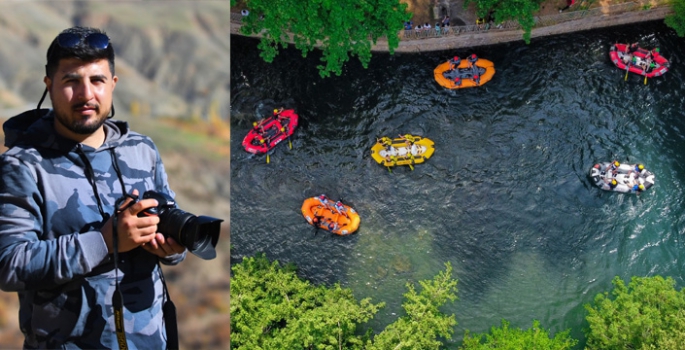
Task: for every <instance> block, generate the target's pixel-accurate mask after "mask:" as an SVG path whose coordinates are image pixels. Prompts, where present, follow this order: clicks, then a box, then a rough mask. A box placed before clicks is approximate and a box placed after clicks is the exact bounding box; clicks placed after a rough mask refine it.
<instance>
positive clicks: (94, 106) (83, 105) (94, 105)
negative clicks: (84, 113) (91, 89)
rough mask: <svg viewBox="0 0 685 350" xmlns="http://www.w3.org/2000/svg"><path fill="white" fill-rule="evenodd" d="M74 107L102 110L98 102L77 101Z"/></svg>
mask: <svg viewBox="0 0 685 350" xmlns="http://www.w3.org/2000/svg"><path fill="white" fill-rule="evenodd" d="M71 108H72V109H74V110H76V109H81V108H89V109H94V110H96V111H99V110H100V105H99V104H97V103H88V102H86V103H77V104H74V105H72V106H71Z"/></svg>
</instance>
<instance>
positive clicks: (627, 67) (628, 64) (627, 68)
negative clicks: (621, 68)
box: [623, 63, 630, 81]
mask: <svg viewBox="0 0 685 350" xmlns="http://www.w3.org/2000/svg"><path fill="white" fill-rule="evenodd" d="M629 70H630V63H626V77H625V78H624V79H623V81H628V72H629Z"/></svg>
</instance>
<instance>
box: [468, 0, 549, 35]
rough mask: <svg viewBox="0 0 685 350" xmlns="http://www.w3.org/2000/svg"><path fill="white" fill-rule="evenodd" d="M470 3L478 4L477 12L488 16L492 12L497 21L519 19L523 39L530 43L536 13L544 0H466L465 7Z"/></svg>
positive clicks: (482, 15) (481, 16) (480, 15)
mask: <svg viewBox="0 0 685 350" xmlns="http://www.w3.org/2000/svg"><path fill="white" fill-rule="evenodd" d="M470 3H475V4H476V14H477V15H478V17H480V18H486V17H487V16H488V13H491V14H492V17H493V21H494V22H495V23H502V22H504V21H509V20H512V21H517V22H519V24H520V25H521V28H522V29H523V40H525V42H526V44H530V32H531V30H533V26H535V17H534V16H533V14H534V13H536V12H538V11H539V10H540V4H541V3H542V0H466V1H465V2H464V8H466V7H467V6H468V5H469V4H470Z"/></svg>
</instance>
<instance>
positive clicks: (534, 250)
mask: <svg viewBox="0 0 685 350" xmlns="http://www.w3.org/2000/svg"><path fill="white" fill-rule="evenodd" d="M617 41H618V42H627V41H631V42H632V41H639V42H640V43H641V44H642V46H659V47H660V48H661V53H662V54H663V55H664V56H665V57H667V58H669V59H670V61H671V70H670V71H669V72H668V73H666V75H665V76H663V77H659V78H655V79H653V80H650V81H648V83H647V85H646V86H645V85H644V84H643V78H642V77H638V76H637V75H632V74H631V75H630V76H629V77H628V81H627V82H626V81H624V76H625V74H624V72H623V71H621V70H619V69H618V68H616V67H615V66H614V65H613V64H612V63H611V61H610V60H609V55H608V53H609V47H610V45H611V44H613V43H615V42H617ZM256 44H257V42H256V41H255V40H252V39H247V38H243V37H238V36H234V37H232V38H231V99H232V101H231V140H232V142H231V154H232V156H231V243H232V245H233V258H234V259H233V262H234V263H236V262H239V261H240V260H241V259H242V257H244V256H250V255H253V254H255V253H257V252H265V253H266V254H267V256H268V257H269V258H270V259H278V260H279V261H281V262H292V263H294V264H296V265H297V266H298V267H299V271H300V274H301V275H302V276H303V277H306V278H307V279H309V280H311V281H313V282H315V283H327V284H330V283H334V282H336V281H340V282H342V284H343V285H344V286H346V287H350V288H352V289H353V290H354V291H355V295H356V296H357V297H358V298H361V297H372V298H373V300H374V301H376V302H379V301H385V302H386V303H387V306H386V307H385V308H384V309H382V311H381V312H380V313H379V314H378V315H377V317H376V320H374V321H373V322H372V323H371V326H373V327H374V328H375V329H377V330H380V329H382V328H383V327H384V326H385V325H386V324H387V323H389V322H391V321H392V320H394V319H395V318H396V317H397V316H399V315H402V308H401V302H402V294H403V293H404V292H405V291H406V289H405V287H404V285H405V283H406V282H407V281H413V282H415V281H418V280H420V279H427V278H430V277H432V276H434V275H435V274H436V273H437V272H438V271H439V270H440V269H444V263H445V262H447V261H449V262H451V264H452V266H453V267H454V270H455V276H456V277H457V278H458V280H459V284H458V288H459V293H458V296H459V300H458V301H457V302H455V303H454V304H452V305H450V306H449V307H448V308H447V309H446V311H447V312H449V313H455V314H456V318H457V321H458V322H459V325H458V326H457V329H456V332H455V339H454V340H453V341H452V342H453V343H455V344H456V343H459V342H460V340H461V338H462V336H463V332H464V329H469V330H470V331H472V332H486V331H488V330H489V328H490V327H491V326H495V325H499V323H500V319H502V318H505V319H507V320H509V321H510V322H511V324H512V326H516V327H522V328H528V327H530V326H531V324H532V321H533V319H538V320H540V322H541V324H542V326H543V327H545V328H549V329H551V330H552V331H553V332H555V333H556V332H558V331H561V330H564V329H567V328H572V329H573V331H572V336H574V337H575V338H578V339H580V338H582V332H581V330H582V327H584V326H586V325H587V323H585V320H584V317H585V315H586V312H585V310H584V309H583V304H585V303H588V302H591V301H592V299H593V297H594V296H595V295H596V294H597V293H600V292H604V291H608V290H610V289H611V279H612V278H613V277H614V276H616V275H618V276H621V277H622V278H624V279H628V278H629V277H630V276H652V275H657V274H659V275H664V276H671V277H673V278H674V279H675V280H676V281H677V284H678V286H677V287H678V288H681V287H682V286H683V285H685V283H684V281H683V273H682V272H681V271H683V265H684V264H685V249H684V248H685V247H684V246H683V242H682V235H683V233H685V224H684V222H685V215H684V214H683V198H684V196H685V193H684V192H685V155H684V153H683V150H684V149H685V121H684V120H683V118H684V117H685V112H684V110H685V90H684V87H685V85H684V82H683V77H684V73H685V68H683V66H682V64H683V60H684V58H685V40H684V39H682V38H678V37H677V36H676V35H675V33H674V32H673V31H672V30H670V29H668V28H667V27H666V26H665V25H663V23H662V22H649V23H645V24H639V25H634V26H623V27H614V28H608V29H602V30H596V31H588V32H581V33H575V34H570V35H563V36H556V37H548V38H541V39H535V40H533V42H532V43H531V44H530V45H525V44H524V43H522V42H520V43H510V44H503V45H496V46H487V47H477V48H473V49H462V50H450V51H443V52H430V53H421V54H396V55H394V56H390V55H388V54H376V55H374V58H373V59H372V62H371V64H370V65H369V69H366V70H365V69H363V68H362V67H361V66H360V64H359V63H358V62H357V61H356V59H353V60H352V61H351V62H350V63H349V64H348V65H347V67H346V68H345V70H344V74H343V76H341V77H333V78H329V79H321V78H319V77H318V73H317V71H316V65H317V64H319V63H318V56H316V55H310V57H308V58H302V57H301V55H300V53H299V52H297V51H295V50H292V49H289V50H286V51H285V52H281V54H280V55H279V56H278V57H277V59H276V61H275V62H274V63H273V64H268V63H264V62H263V61H262V60H261V59H260V58H259V52H258V51H257V48H256ZM471 53H476V54H477V55H479V56H480V57H483V58H486V59H489V60H491V61H493V62H494V63H495V67H496V69H497V73H496V74H495V76H494V78H493V80H492V81H490V82H489V83H487V84H485V85H484V86H482V87H480V88H471V89H463V90H457V91H449V90H446V89H443V88H441V87H440V86H439V85H438V84H437V83H436V82H435V81H434V80H433V77H432V75H433V69H434V68H435V67H436V66H437V65H438V64H440V63H442V62H444V61H445V60H447V59H448V58H450V57H452V56H454V55H460V56H462V57H464V56H466V55H468V54H471ZM278 106H285V107H288V108H294V109H295V110H296V111H297V112H298V113H299V114H300V116H301V118H302V119H301V123H300V128H299V129H298V131H297V132H296V138H295V139H294V141H293V146H294V148H293V150H289V149H288V147H287V145H285V144H282V145H279V147H277V150H276V151H275V152H274V153H273V154H272V155H271V162H270V164H266V162H265V158H264V157H263V156H262V157H254V156H251V155H249V154H248V153H246V152H245V151H244V150H243V149H242V147H241V145H240V143H241V141H242V138H243V137H244V135H245V134H246V133H247V132H248V130H249V128H250V127H251V124H252V121H254V120H255V118H256V116H257V115H259V116H265V115H267V114H269V113H270V112H271V110H273V108H274V107H278ZM399 133H412V134H419V135H423V136H425V137H428V138H430V139H432V140H433V141H435V144H436V152H435V154H434V155H433V157H432V158H431V159H429V160H428V161H427V162H426V163H424V164H420V165H417V166H416V167H415V170H414V171H410V170H409V169H408V168H398V169H395V170H394V171H393V172H392V173H389V172H388V171H387V170H386V169H385V168H384V167H382V166H380V165H379V164H376V163H375V162H374V161H373V160H372V159H371V157H370V154H369V149H370V147H371V146H372V145H373V143H374V142H375V138H376V136H382V135H388V136H394V135H397V134H399ZM612 159H619V160H621V161H627V160H628V161H629V162H631V163H637V162H640V163H644V164H645V166H646V167H647V168H648V169H649V170H651V171H653V172H654V173H656V185H655V186H654V187H653V188H652V189H650V190H648V191H647V192H645V193H643V194H642V195H640V196H636V195H630V194H617V193H610V192H604V191H602V190H600V189H598V188H596V187H594V186H593V185H592V184H591V182H590V180H589V179H588V177H587V173H588V171H589V169H590V167H592V165H593V164H594V163H596V162H600V161H610V160H612ZM320 193H326V194H328V195H329V196H330V197H332V198H334V199H337V198H338V197H340V196H342V197H343V198H344V199H345V200H346V201H347V202H349V203H351V204H352V205H353V206H354V207H355V208H356V209H357V210H358V211H359V213H360V215H361V217H362V224H361V227H360V229H359V231H358V232H357V233H356V234H354V235H352V236H348V237H339V236H333V235H330V234H326V233H325V232H323V231H322V232H319V233H318V234H317V235H316V236H314V234H313V233H314V232H313V229H312V228H311V226H309V225H307V223H306V222H305V221H304V219H303V218H302V216H301V214H300V206H301V205H302V201H303V200H304V199H305V198H306V197H309V196H314V195H317V194H320ZM581 340H582V339H581ZM581 343H584V340H582V341H581Z"/></svg>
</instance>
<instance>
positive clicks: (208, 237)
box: [138, 191, 223, 260]
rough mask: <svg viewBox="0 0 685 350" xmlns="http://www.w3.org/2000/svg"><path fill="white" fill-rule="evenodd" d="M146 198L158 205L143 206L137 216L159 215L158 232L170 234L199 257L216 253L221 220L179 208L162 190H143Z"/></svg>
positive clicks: (207, 257) (206, 256) (203, 257)
mask: <svg viewBox="0 0 685 350" xmlns="http://www.w3.org/2000/svg"><path fill="white" fill-rule="evenodd" d="M148 198H153V199H155V200H157V203H158V205H157V206H156V207H152V208H147V209H145V210H143V211H142V212H140V213H139V214H138V216H159V224H157V232H159V233H161V234H163V235H164V237H171V238H173V239H174V240H175V241H176V242H178V243H180V244H181V245H182V246H184V247H186V248H187V249H188V251H189V252H191V253H192V254H194V255H196V256H198V257H199V258H202V259H205V260H211V259H214V258H215V257H216V250H215V248H216V244H217V242H218V241H219V233H220V232H221V222H223V220H221V219H217V218H213V217H211V216H196V215H193V214H191V213H188V212H186V211H183V210H181V209H178V207H177V206H176V201H175V200H174V199H173V198H171V196H169V195H167V194H165V193H160V192H156V191H146V192H145V193H143V199H148Z"/></svg>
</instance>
